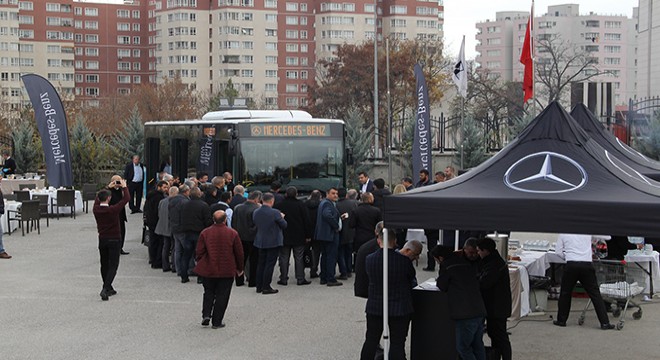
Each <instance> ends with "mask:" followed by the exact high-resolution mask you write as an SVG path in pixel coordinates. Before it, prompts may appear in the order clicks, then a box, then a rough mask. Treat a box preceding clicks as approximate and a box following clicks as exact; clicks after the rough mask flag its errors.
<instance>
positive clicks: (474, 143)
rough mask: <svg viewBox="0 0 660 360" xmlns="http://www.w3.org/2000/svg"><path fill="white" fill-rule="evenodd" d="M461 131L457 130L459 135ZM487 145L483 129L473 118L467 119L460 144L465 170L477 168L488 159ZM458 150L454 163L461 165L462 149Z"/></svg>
mask: <svg viewBox="0 0 660 360" xmlns="http://www.w3.org/2000/svg"><path fill="white" fill-rule="evenodd" d="M459 131H460V128H459V129H457V133H458V132H459ZM456 135H458V134H456ZM485 143H486V142H485V134H484V130H483V128H482V127H481V126H479V123H478V122H477V121H476V120H474V119H473V118H471V117H466V118H465V119H464V121H463V141H462V143H461V144H460V145H462V147H463V169H469V168H472V167H475V166H477V165H479V164H481V163H482V162H484V161H485V160H486V159H488V154H487V152H486V146H485ZM456 144H459V142H458V141H457V142H456ZM460 145H459V146H460ZM456 150H457V151H456V154H455V155H454V163H455V164H459V165H460V163H461V148H460V147H459V148H457V149H456Z"/></svg>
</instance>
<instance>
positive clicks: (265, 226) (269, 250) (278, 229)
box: [252, 193, 287, 295]
mask: <svg viewBox="0 0 660 360" xmlns="http://www.w3.org/2000/svg"><path fill="white" fill-rule="evenodd" d="M262 199H263V200H262V203H263V204H262V206H261V207H260V208H258V209H256V210H255V211H254V213H253V214H252V220H253V221H254V224H255V225H256V226H257V235H256V236H255V238H254V247H256V248H258V249H259V264H258V265H257V292H258V293H262V294H264V295H268V294H277V292H278V290H276V289H273V288H272V287H271V286H270V283H271V281H273V270H274V269H275V263H276V262H277V256H278V255H279V253H280V248H281V247H282V245H283V244H284V236H283V235H282V230H284V229H286V227H287V223H286V220H284V214H283V213H281V212H280V211H279V210H277V209H273V204H274V203H275V196H273V194H272V193H265V194H264V195H263V198H262Z"/></svg>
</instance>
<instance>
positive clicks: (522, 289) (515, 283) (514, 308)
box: [509, 264, 530, 320]
mask: <svg viewBox="0 0 660 360" xmlns="http://www.w3.org/2000/svg"><path fill="white" fill-rule="evenodd" d="M509 282H510V284H511V320H517V319H520V318H522V317H525V316H527V315H528V314H529V312H530V306H529V274H528V273H527V268H526V267H525V266H523V265H516V264H510V265H509Z"/></svg>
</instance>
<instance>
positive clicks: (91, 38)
mask: <svg viewBox="0 0 660 360" xmlns="http://www.w3.org/2000/svg"><path fill="white" fill-rule="evenodd" d="M85 42H87V43H94V44H96V43H98V42H99V36H98V35H96V34H87V35H85Z"/></svg>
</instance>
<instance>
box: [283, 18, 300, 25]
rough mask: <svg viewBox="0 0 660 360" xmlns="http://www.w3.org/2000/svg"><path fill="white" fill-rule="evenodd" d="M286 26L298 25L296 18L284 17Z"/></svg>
mask: <svg viewBox="0 0 660 360" xmlns="http://www.w3.org/2000/svg"><path fill="white" fill-rule="evenodd" d="M286 24H287V25H298V17H297V16H287V17H286Z"/></svg>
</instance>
